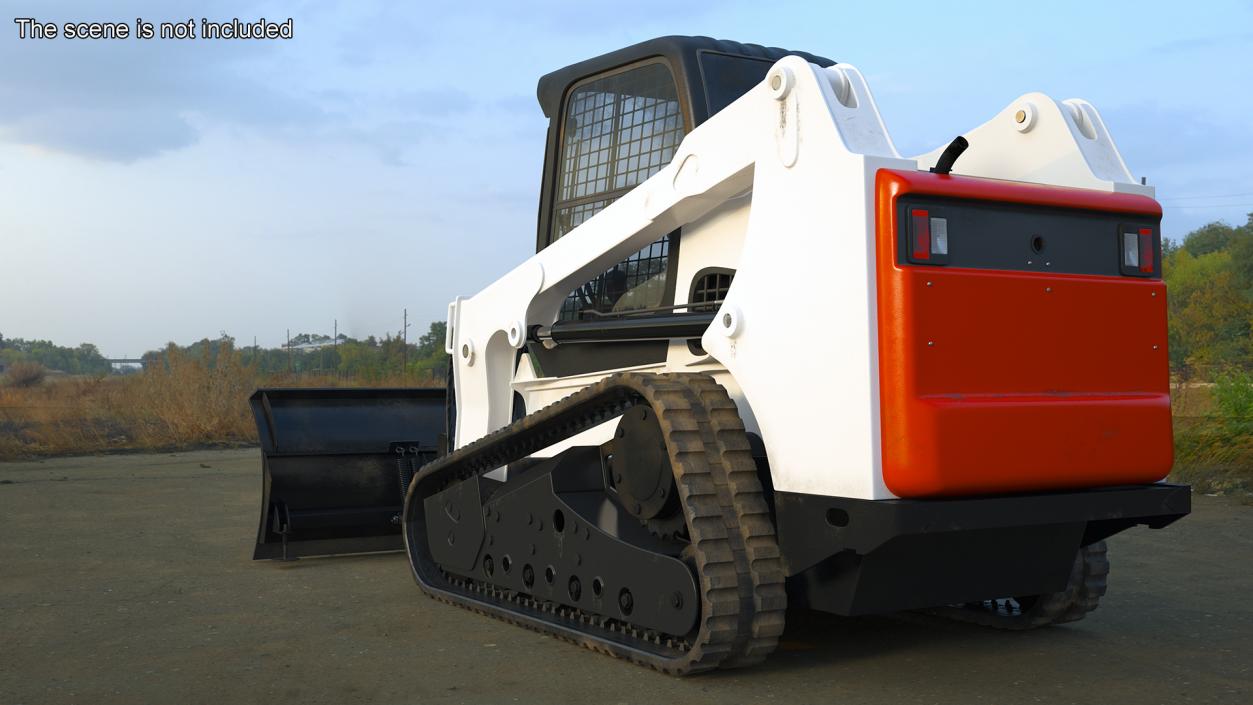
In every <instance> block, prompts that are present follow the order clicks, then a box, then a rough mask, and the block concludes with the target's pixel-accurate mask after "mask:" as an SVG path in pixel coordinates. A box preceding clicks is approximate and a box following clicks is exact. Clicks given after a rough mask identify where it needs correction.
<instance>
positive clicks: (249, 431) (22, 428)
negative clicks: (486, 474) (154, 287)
mask: <svg viewBox="0 0 1253 705" xmlns="http://www.w3.org/2000/svg"><path fill="white" fill-rule="evenodd" d="M167 354H168V360H169V364H168V365H164V366H153V367H150V368H148V369H146V370H144V372H142V373H140V374H135V375H129V376H125V377H101V378H82V377H79V378H68V379H62V380H58V381H55V382H52V381H49V382H44V383H41V384H36V385H34V386H28V387H17V386H4V387H0V460H7V459H15V458H22V457H32V456H49V455H72V454H84V453H99V452H109V451H124V450H173V449H187V448H202V447H212V446H231V445H243V444H251V443H255V442H256V439H257V433H256V428H255V427H254V426H253V420H252V414H251V412H250V411H249V408H248V403H247V399H248V396H249V395H250V394H251V393H252V391H253V390H254V389H256V388H257V387H260V386H272V387H293V386H301V387H304V386H308V387H333V386H360V385H357V384H355V383H354V382H353V380H350V379H339V378H336V377H334V376H326V377H309V376H287V375H284V376H280V377H277V378H262V377H261V376H260V375H258V374H257V372H256V370H255V369H254V368H252V367H249V366H247V365H243V364H241V363H240V359H239V355H238V354H233V353H228V354H223V355H219V357H218V363H217V364H216V365H210V364H209V361H208V360H207V359H195V358H192V357H189V356H187V355H186V354H184V353H181V352H179V351H178V350H177V349H172V350H169V351H167ZM423 383H425V384H426V385H428V386H429V385H431V384H433V383H434V380H414V379H408V380H404V379H382V380H371V381H370V386H423Z"/></svg>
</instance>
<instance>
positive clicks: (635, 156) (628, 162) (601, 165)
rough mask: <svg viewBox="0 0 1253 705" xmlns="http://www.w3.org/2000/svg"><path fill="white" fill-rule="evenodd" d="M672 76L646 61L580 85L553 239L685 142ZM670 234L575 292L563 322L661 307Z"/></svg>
mask: <svg viewBox="0 0 1253 705" xmlns="http://www.w3.org/2000/svg"><path fill="white" fill-rule="evenodd" d="M683 133H684V122H683V114H682V112H681V109H680V107H679V99H678V95H677V92H676V89H675V84H674V78H673V77H672V76H671V74H670V70H669V69H668V68H667V67H666V66H665V65H664V64H656V63H654V64H645V65H644V66H640V67H638V68H634V69H631V70H628V71H624V72H622V73H618V74H614V75H612V76H606V77H605V78H602V79H599V80H596V81H593V82H591V83H588V84H585V85H583V86H580V87H579V88H576V89H575V91H574V92H573V93H572V94H571V95H570V98H569V99H568V101H567V104H566V116H565V123H564V132H563V138H562V148H561V160H560V169H559V171H558V177H557V199H556V201H557V202H556V204H555V209H554V218H553V230H552V233H551V237H550V242H552V241H555V240H557V239H558V238H560V237H561V236H563V235H565V234H566V233H568V232H570V231H571V230H573V229H574V228H576V227H578V226H579V225H581V224H583V223H584V222H585V221H586V220H587V219H589V218H591V217H592V216H593V215H595V214H596V213H598V212H599V211H600V210H601V209H603V208H605V207H606V206H608V205H609V204H610V203H613V202H614V201H615V200H617V199H618V198H619V197H620V196H622V195H623V194H624V193H626V192H627V191H629V190H631V189H632V188H634V187H635V186H637V185H638V184H639V183H640V182H642V181H644V180H645V179H647V178H648V177H650V176H652V175H653V174H655V173H657V171H659V170H660V169H661V168H662V167H664V166H665V165H666V164H668V163H669V162H670V160H671V158H673V157H674V150H675V148H676V147H678V145H679V142H680V141H682V139H683ZM669 255H670V236H668V237H665V238H662V239H661V240H658V241H657V242H654V243H653V244H651V245H649V246H647V247H645V248H644V249H642V250H640V251H639V252H637V253H635V254H633V255H631V256H630V257H628V258H626V259H625V260H623V261H622V262H620V263H618V264H617V265H614V267H612V268H611V269H609V270H608V271H606V272H605V273H603V274H601V275H600V276H598V277H596V278H595V279H592V280H591V281H589V282H587V283H585V284H583V285H582V286H580V287H579V288H578V289H576V290H575V291H573V292H571V294H570V296H569V297H568V298H567V299H566V301H565V302H564V304H563V305H562V307H561V314H560V319H561V320H577V319H579V318H586V317H590V316H594V315H596V314H597V313H599V314H607V313H614V312H622V311H631V310H638V309H641V308H652V307H655V306H659V305H661V302H662V298H663V296H664V294H665V289H666V279H665V277H666V267H667V263H668V262H669Z"/></svg>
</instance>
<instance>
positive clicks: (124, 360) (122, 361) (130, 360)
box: [105, 357, 148, 365]
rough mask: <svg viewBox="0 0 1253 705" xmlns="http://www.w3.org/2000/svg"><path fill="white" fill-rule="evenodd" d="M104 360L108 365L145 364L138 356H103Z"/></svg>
mask: <svg viewBox="0 0 1253 705" xmlns="http://www.w3.org/2000/svg"><path fill="white" fill-rule="evenodd" d="M105 362H107V363H109V364H110V365H147V364H148V363H147V361H145V360H144V359H143V358H138V357H114V358H105Z"/></svg>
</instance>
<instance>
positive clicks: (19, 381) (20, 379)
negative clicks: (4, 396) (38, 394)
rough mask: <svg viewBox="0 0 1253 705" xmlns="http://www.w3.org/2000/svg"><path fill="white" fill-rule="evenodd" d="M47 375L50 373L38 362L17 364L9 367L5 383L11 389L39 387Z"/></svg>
mask: <svg viewBox="0 0 1253 705" xmlns="http://www.w3.org/2000/svg"><path fill="white" fill-rule="evenodd" d="M47 375H48V371H47V370H45V369H44V366H43V365H41V364H39V363H38V362H15V363H13V364H12V365H10V366H9V371H8V372H7V373H5V375H4V381H5V383H6V384H8V385H9V386H10V387H19V388H27V387H38V386H39V385H40V384H43V381H44V377H46V376H47Z"/></svg>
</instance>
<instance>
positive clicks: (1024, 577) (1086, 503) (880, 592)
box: [775, 484, 1192, 615]
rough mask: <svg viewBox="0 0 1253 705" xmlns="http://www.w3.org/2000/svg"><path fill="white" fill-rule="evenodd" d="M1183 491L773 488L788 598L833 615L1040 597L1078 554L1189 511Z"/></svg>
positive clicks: (1060, 582) (1058, 585)
mask: <svg viewBox="0 0 1253 705" xmlns="http://www.w3.org/2000/svg"><path fill="white" fill-rule="evenodd" d="M1191 504H1192V499H1191V488H1189V487H1188V486H1186V485H1168V484H1154V485H1138V486H1133V487H1110V488H1101V489H1093V490H1082V491H1073V492H1053V493H1047V494H1033V495H1012V496H1000V497H980V498H972V499H937V500H906V499H894V500H861V499H848V498H843V497H825V496H820V495H808V494H798V493H791V492H777V493H775V513H776V516H775V519H776V525H777V530H778V537H779V548H780V550H781V551H782V553H783V557H784V560H785V561H786V563H787V566H788V574H789V576H790V577H789V585H788V588H789V596H790V597H791V599H792V601H793V602H794V603H798V604H800V605H804V606H809V607H812V608H814V609H821V610H824V611H829V612H835V613H837V614H849V615H851V614H868V613H875V612H891V611H897V610H903V609H916V608H922V607H934V606H938V605H945V604H954V603H961V602H970V601H977V600H985V599H993V598H998V597H1009V596H1020V595H1036V594H1040V593H1044V592H1052V591H1056V590H1060V589H1062V588H1063V587H1064V586H1065V583H1066V578H1067V576H1068V575H1069V571H1070V566H1071V563H1072V562H1073V561H1074V557H1075V552H1076V551H1077V550H1078V549H1079V547H1080V546H1086V545H1088V544H1090V543H1093V542H1096V541H1100V540H1101V539H1104V538H1106V537H1108V536H1112V535H1113V534H1116V533H1118V532H1119V531H1122V530H1123V529H1127V528H1130V527H1132V526H1135V525H1137V524H1145V525H1147V526H1149V527H1152V528H1155V529H1156V528H1161V527H1164V526H1166V525H1168V524H1170V523H1171V522H1174V521H1175V520H1177V519H1179V518H1181V517H1183V516H1185V515H1187V514H1188V512H1189V511H1191Z"/></svg>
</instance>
